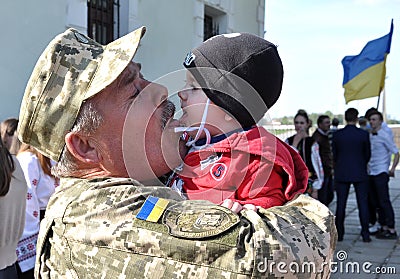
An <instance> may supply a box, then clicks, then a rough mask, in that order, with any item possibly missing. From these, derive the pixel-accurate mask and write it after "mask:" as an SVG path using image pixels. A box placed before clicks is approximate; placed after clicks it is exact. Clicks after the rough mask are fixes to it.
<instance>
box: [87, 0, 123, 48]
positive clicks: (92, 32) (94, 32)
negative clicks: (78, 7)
mask: <svg viewBox="0 0 400 279" xmlns="http://www.w3.org/2000/svg"><path fill="white" fill-rule="evenodd" d="M87 4H88V36H89V37H90V38H92V39H94V40H95V41H97V42H98V43H100V44H103V45H105V44H108V43H110V42H112V41H113V40H114V39H115V38H118V37H119V34H114V25H115V23H117V25H118V26H119V18H118V17H119V0H116V1H113V0H88V1H87ZM115 10H117V13H116V17H117V18H116V19H117V20H116V21H114V11H115ZM117 32H118V33H119V28H117Z"/></svg>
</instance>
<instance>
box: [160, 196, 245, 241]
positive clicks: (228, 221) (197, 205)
mask: <svg viewBox="0 0 400 279" xmlns="http://www.w3.org/2000/svg"><path fill="white" fill-rule="evenodd" d="M162 222H163V224H165V225H167V226H168V229H169V233H170V234H171V235H173V236H176V237H181V238H191V239H199V238H206V237H212V236H216V235H218V234H220V233H223V232H225V231H226V230H228V229H230V228H232V227H233V226H235V225H236V224H237V223H239V216H238V215H237V214H235V213H234V212H232V211H231V210H229V209H227V208H225V207H222V206H218V205H215V204H211V203H204V201H187V202H183V203H178V204H175V205H173V206H171V207H169V208H168V209H167V210H166V212H165V214H164V216H163V220H162Z"/></svg>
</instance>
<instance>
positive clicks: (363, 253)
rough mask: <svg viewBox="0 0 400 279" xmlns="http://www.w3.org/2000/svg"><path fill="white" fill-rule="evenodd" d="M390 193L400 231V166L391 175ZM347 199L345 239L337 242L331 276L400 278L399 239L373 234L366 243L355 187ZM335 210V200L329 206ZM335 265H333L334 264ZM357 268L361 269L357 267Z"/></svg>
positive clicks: (397, 226)
mask: <svg viewBox="0 0 400 279" xmlns="http://www.w3.org/2000/svg"><path fill="white" fill-rule="evenodd" d="M389 187H390V196H391V200H392V205H393V209H394V213H395V218H396V230H397V232H398V234H399V233H400V169H399V168H398V169H397V171H396V174H395V178H391V179H390V184H389ZM350 191H351V194H350V195H349V199H348V201H347V207H346V219H345V228H346V234H345V236H344V240H343V241H342V242H338V244H337V246H336V252H335V254H336V257H335V265H334V267H336V268H337V270H336V272H335V271H333V272H332V275H331V278H334V279H336V278H346V279H347V278H349V279H350V278H352V279H353V278H362V279H364V278H365V279H369V278H379V279H386V278H400V240H399V239H397V240H381V239H377V238H375V237H374V236H371V238H372V242H370V243H364V242H363V241H362V238H361V236H360V228H361V227H360V222H359V219H358V209H357V204H356V198H355V193H354V188H353V187H352V188H351V190H350ZM329 207H330V208H331V210H332V212H333V213H335V210H336V200H334V201H333V202H332V203H331V205H330V206H329ZM332 268H333V267H332ZM357 270H358V271H357Z"/></svg>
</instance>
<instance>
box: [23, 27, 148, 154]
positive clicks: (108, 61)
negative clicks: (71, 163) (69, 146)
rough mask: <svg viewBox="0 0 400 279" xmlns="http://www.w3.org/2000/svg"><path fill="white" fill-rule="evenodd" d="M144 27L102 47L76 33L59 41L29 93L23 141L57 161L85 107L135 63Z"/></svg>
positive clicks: (49, 51)
mask: <svg viewBox="0 0 400 279" xmlns="http://www.w3.org/2000/svg"><path fill="white" fill-rule="evenodd" d="M145 31H146V28H145V27H141V28H138V29H136V30H135V31H133V32H131V33H129V34H127V35H125V36H124V37H121V38H119V39H117V40H115V41H113V42H111V43H109V44H108V45H101V44H99V43H97V42H95V41H94V40H92V39H90V38H88V37H87V36H85V35H83V34H81V33H79V32H78V31H77V30H74V29H68V30H67V31H65V32H64V33H62V34H60V35H58V36H57V37H55V38H54V39H53V40H52V41H51V42H50V43H49V45H48V46H47V48H46V49H45V50H44V52H43V53H42V55H41V56H40V58H39V60H38V62H37V63H36V66H35V68H34V69H33V72H32V75H31V77H30V79H29V81H28V84H27V86H26V89H25V94H24V97H23V100H22V103H21V108H20V115H19V127H18V131H19V135H18V137H19V139H20V140H21V141H22V142H24V143H27V144H30V145H32V146H33V147H35V148H36V149H38V150H39V151H40V152H41V153H43V154H44V155H46V156H48V157H50V158H51V159H53V160H55V161H58V160H59V158H60V156H61V153H62V150H63V148H64V146H65V140H64V137H65V135H66V133H67V132H68V131H69V130H70V129H71V128H72V127H73V125H74V123H75V121H76V118H77V116H78V113H79V110H80V108H81V105H82V103H83V102H84V101H85V100H86V99H88V98H90V97H92V96H94V95H96V94H97V93H99V92H100V91H101V90H103V89H104V88H106V87H107V86H108V85H110V84H111V83H112V82H113V81H114V80H115V79H116V78H117V77H118V76H119V75H120V74H121V72H122V71H123V70H124V69H125V68H126V67H127V65H128V64H129V63H130V62H131V61H132V58H133V57H134V55H135V53H136V51H137V48H138V46H139V43H140V39H141V38H142V36H143V35H144V33H145Z"/></svg>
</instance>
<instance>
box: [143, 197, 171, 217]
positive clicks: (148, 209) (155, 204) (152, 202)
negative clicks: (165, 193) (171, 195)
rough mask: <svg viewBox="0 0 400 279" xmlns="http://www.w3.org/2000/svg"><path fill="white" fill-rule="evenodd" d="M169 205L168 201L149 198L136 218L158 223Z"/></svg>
mask: <svg viewBox="0 0 400 279" xmlns="http://www.w3.org/2000/svg"><path fill="white" fill-rule="evenodd" d="M168 203H169V202H168V200H166V199H162V198H157V197H154V196H148V197H147V199H146V201H145V202H144V204H143V205H142V208H140V211H139V213H138V214H137V215H136V218H137V219H141V220H145V221H149V222H155V223H156V222H158V219H160V217H161V216H162V215H163V213H164V211H165V209H166V208H167V205H168Z"/></svg>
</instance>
